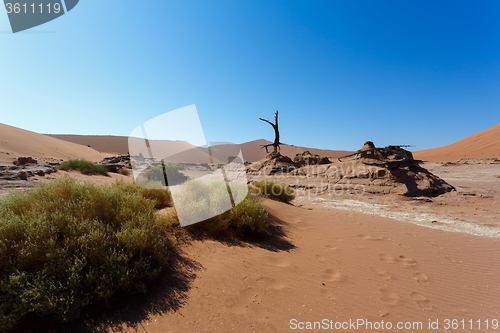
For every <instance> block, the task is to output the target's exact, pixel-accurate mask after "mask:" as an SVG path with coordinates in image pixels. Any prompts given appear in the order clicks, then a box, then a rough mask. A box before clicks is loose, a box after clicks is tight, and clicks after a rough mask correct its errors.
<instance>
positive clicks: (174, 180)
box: [144, 163, 189, 186]
mask: <svg viewBox="0 0 500 333" xmlns="http://www.w3.org/2000/svg"><path fill="white" fill-rule="evenodd" d="M179 170H184V166H183V165H182V164H178V163H167V164H164V163H162V165H157V166H154V167H151V168H149V169H148V171H146V173H145V175H144V176H145V179H146V180H147V181H153V182H163V181H165V185H167V186H169V185H178V184H182V183H184V182H185V181H186V180H188V179H189V177H187V176H186V175H184V174H183V173H181V172H179ZM167 175H168V176H167Z"/></svg>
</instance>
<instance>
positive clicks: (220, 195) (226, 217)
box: [176, 180, 267, 234]
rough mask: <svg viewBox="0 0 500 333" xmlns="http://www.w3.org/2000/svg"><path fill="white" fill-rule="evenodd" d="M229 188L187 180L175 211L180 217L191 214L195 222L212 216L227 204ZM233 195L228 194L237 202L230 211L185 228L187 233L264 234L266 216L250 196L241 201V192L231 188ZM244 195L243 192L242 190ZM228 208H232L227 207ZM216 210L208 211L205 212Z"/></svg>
mask: <svg viewBox="0 0 500 333" xmlns="http://www.w3.org/2000/svg"><path fill="white" fill-rule="evenodd" d="M228 189H229V186H227V185H226V184H225V183H218V182H212V183H205V182H201V181H194V180H190V181H188V182H186V183H185V184H184V187H183V191H182V192H181V193H179V194H177V195H178V197H176V205H177V207H176V210H177V212H178V213H179V214H183V215H184V216H186V215H192V216H193V217H194V220H196V219H198V218H201V219H203V216H212V215H214V214H216V213H217V212H218V211H220V207H224V206H225V205H227V200H228ZM233 190H235V191H236V193H231V196H232V198H233V199H235V200H236V202H239V203H238V204H237V205H236V206H234V207H232V208H231V209H229V210H227V211H225V212H223V213H222V214H219V215H217V216H214V217H212V218H210V219H207V220H205V221H203V222H199V223H196V224H193V225H190V226H188V227H187V230H188V231H194V232H196V231H200V230H201V231H205V232H208V233H209V234H218V233H225V232H228V233H236V234H243V233H247V232H250V233H263V232H265V231H266V230H267V213H266V212H265V210H264V209H263V208H262V207H261V206H260V204H259V203H258V202H256V201H255V200H254V199H253V198H252V197H250V196H247V197H243V198H241V197H240V196H241V194H242V193H243V192H242V191H239V189H238V188H237V187H236V189H235V187H233ZM244 193H245V195H246V193H247V192H246V190H245V192H244ZM229 207H231V206H229ZM210 208H212V209H215V210H214V211H213V212H210V211H209V212H207V209H210Z"/></svg>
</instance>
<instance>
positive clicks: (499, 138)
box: [413, 124, 500, 162]
mask: <svg viewBox="0 0 500 333" xmlns="http://www.w3.org/2000/svg"><path fill="white" fill-rule="evenodd" d="M413 155H414V156H415V158H417V159H421V160H424V161H428V162H452V161H457V160H460V159H462V158H500V124H498V125H496V126H493V127H491V128H488V129H487V130H484V131H482V132H479V133H476V134H473V135H471V136H468V137H466V138H465V139H462V140H460V141H458V142H455V143H453V144H451V145H447V146H443V147H439V148H433V149H427V150H420V151H417V152H414V153H413Z"/></svg>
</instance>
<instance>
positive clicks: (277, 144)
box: [259, 110, 286, 153]
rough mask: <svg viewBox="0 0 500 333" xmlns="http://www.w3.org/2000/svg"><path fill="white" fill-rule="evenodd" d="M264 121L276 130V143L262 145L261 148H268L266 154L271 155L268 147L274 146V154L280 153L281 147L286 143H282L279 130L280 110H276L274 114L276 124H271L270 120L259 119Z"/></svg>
mask: <svg viewBox="0 0 500 333" xmlns="http://www.w3.org/2000/svg"><path fill="white" fill-rule="evenodd" d="M259 119H260V120H262V121H265V122H266V123H268V124H269V125H271V126H272V127H273V128H274V142H273V143H270V144H268V145H262V146H261V148H266V153H269V151H268V150H267V147H269V146H273V147H274V153H277V152H278V149H280V150H281V148H280V145H284V144H286V143H283V142H280V131H279V130H278V110H276V113H275V114H274V124H273V123H272V122H270V121H269V120H266V119H262V118H259Z"/></svg>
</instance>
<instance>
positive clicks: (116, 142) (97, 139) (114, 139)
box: [48, 134, 351, 162]
mask: <svg viewBox="0 0 500 333" xmlns="http://www.w3.org/2000/svg"><path fill="white" fill-rule="evenodd" d="M48 136H50V137H53V138H57V139H61V140H65V141H69V142H74V143H78V144H81V145H84V146H87V145H89V146H90V147H91V148H94V149H95V150H97V151H100V152H102V153H110V154H124V155H125V154H127V152H128V137H125V136H109V135H102V136H101V135H59V134H57V135H55V134H49V135H48ZM269 143H271V142H270V141H267V140H263V139H260V140H254V141H250V142H245V143H242V144H240V145H239V146H240V147H241V152H242V154H243V157H244V159H245V161H248V162H257V161H259V160H261V159H263V158H264V157H266V156H267V155H268V153H266V150H265V149H261V145H265V144H269ZM270 149H271V150H272V147H270ZM271 150H270V151H271ZM305 150H309V151H310V152H311V153H313V154H319V155H321V156H327V157H331V158H337V157H340V156H343V155H347V154H349V153H351V152H349V151H344V150H325V149H315V148H306V147H294V146H287V145H282V146H281V154H283V155H286V156H289V157H291V158H293V157H294V156H295V154H297V153H302V152H303V151H305Z"/></svg>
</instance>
